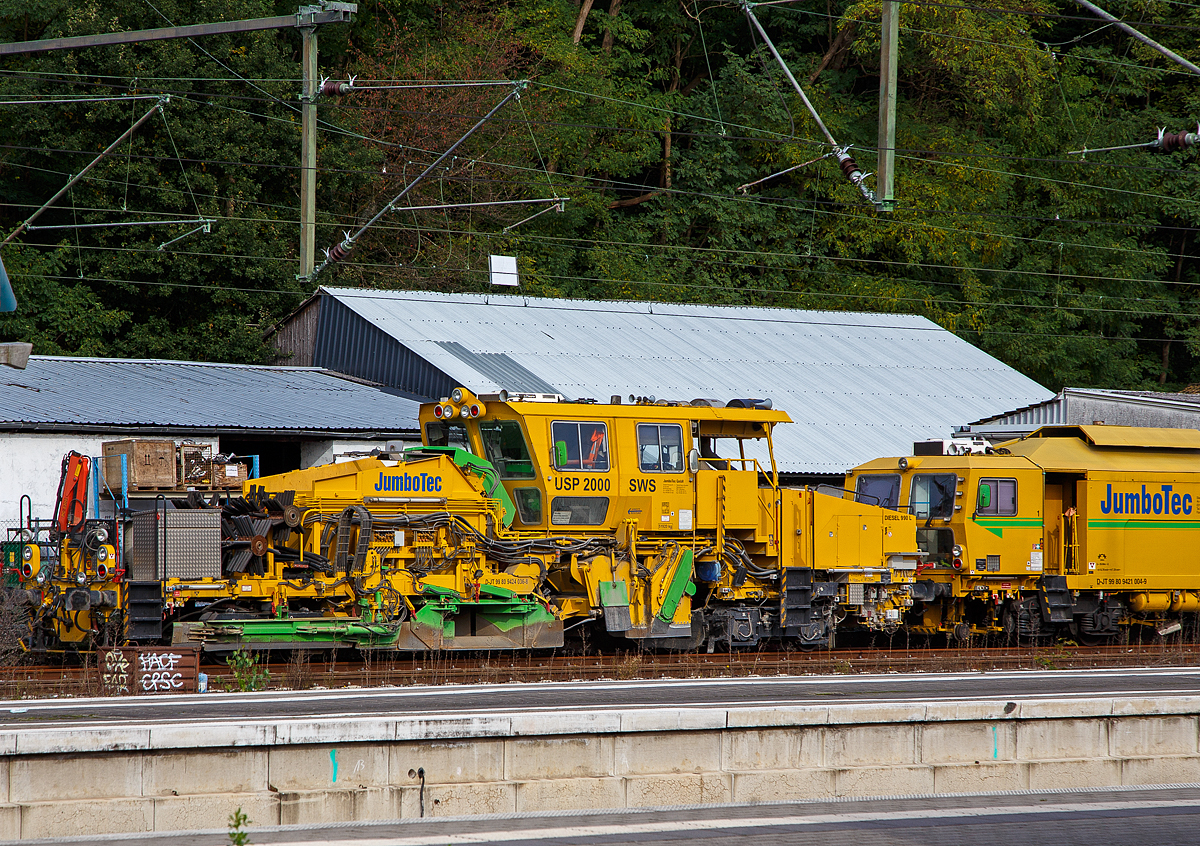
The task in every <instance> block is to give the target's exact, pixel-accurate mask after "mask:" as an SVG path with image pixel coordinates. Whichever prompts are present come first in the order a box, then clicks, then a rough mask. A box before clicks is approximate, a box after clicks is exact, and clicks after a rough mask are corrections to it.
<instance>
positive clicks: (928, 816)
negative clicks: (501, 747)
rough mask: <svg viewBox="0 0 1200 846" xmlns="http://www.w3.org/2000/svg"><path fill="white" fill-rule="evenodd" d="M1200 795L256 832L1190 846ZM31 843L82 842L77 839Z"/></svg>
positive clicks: (1079, 794)
mask: <svg viewBox="0 0 1200 846" xmlns="http://www.w3.org/2000/svg"><path fill="white" fill-rule="evenodd" d="M1198 829H1200V785H1167V786H1163V787H1151V788H1120V789H1112V788H1109V789H1103V790H1077V791H1063V792H1042V791H1020V792H1013V793H992V794H973V795H956V796H940V797H939V796H917V797H884V798H875V799H853V800H836V801H818V802H783V803H778V804H769V805H766V804H764V805H701V806H692V807H674V808H645V809H640V810H627V811H578V812H575V811H570V812H556V813H543V814H501V815H491V816H486V817H469V818H468V817H457V818H456V817H444V818H439V819H436V820H433V819H429V820H420V819H418V820H407V821H391V822H374V823H341V824H337V825H331V826H276V827H256V826H251V827H250V828H248V829H247V830H248V831H250V832H251V841H252V842H253V843H255V844H259V845H260V846H302V844H304V845H305V846H307V845H308V844H326V846H463V844H503V846H524V845H525V844H527V846H559V844H572V845H573V846H609V845H610V844H614V845H615V844H620V846H659V845H660V844H661V846H680V844H685V843H687V842H689V841H697V842H702V843H712V844H718V843H721V844H724V843H730V844H746V846H751V844H754V846H771V844H793V843H794V844H804V845H805V846H811V844H814V843H820V844H822V846H885V844H887V846H995V844H997V843H1020V844H1022V846H1095V844H1097V843H1110V844H1120V846H1142V845H1143V844H1145V846H1174V845H1175V844H1179V846H1184V844H1188V846H1190V844H1194V843H1196V842H1197V839H1198V838H1197V830H1198ZM23 842H24V843H25V844H26V846H29V844H43V843H80V842H84V841H83V839H81V838H70V839H67V840H58V841H47V840H36V841H23ZM86 842H92V843H104V844H114V846H115V844H121V846H218V844H228V843H229V837H228V833H227V832H226V831H224V830H221V831H211V832H180V833H162V834H145V835H120V836H112V837H94V838H89V839H88V840H87V841H86Z"/></svg>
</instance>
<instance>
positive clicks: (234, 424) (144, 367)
mask: <svg viewBox="0 0 1200 846" xmlns="http://www.w3.org/2000/svg"><path fill="white" fill-rule="evenodd" d="M419 408H420V405H419V403H417V402H415V401H414V400H412V399H410V398H407V397H401V396H396V395H395V393H394V392H393V391H390V390H387V389H380V388H378V387H373V386H370V385H362V384H358V383H356V382H353V381H351V380H349V379H345V378H342V377H340V376H338V375H336V374H333V373H330V372H328V371H326V370H322V369H320V368H313V367H255V366H249V365H237V364H207V363H201V362H188V361H141V360H126V359H100V358H67V357H57V356H31V357H30V359H29V366H28V368H27V369H25V370H12V369H9V368H7V367H0V427H4V426H5V424H7V425H8V427H9V428H11V427H13V426H33V425H47V426H49V425H55V426H70V425H75V426H79V427H80V428H86V427H89V426H93V427H96V426H99V427H109V426H129V427H139V426H140V427H175V428H180V429H193V430H256V429H257V430H295V431H297V433H299V432H303V431H312V432H347V433H354V432H367V431H377V432H391V433H399V432H405V431H412V430H415V429H417V425H418V424H417V412H418V410H419Z"/></svg>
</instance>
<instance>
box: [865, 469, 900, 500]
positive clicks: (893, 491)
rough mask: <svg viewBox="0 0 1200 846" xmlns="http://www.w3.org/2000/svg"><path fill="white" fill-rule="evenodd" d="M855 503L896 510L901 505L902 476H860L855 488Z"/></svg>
mask: <svg viewBox="0 0 1200 846" xmlns="http://www.w3.org/2000/svg"><path fill="white" fill-rule="evenodd" d="M854 501H855V502H865V503H867V504H868V505H879V506H882V507H883V508H896V507H897V506H899V505H900V474H899V473H886V474H881V475H870V476H859V477H858V482H857V484H856V486H855V488H854Z"/></svg>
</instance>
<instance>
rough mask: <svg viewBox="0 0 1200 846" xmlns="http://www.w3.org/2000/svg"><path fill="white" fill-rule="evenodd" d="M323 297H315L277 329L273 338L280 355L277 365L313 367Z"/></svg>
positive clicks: (277, 357) (272, 340)
mask: <svg viewBox="0 0 1200 846" xmlns="http://www.w3.org/2000/svg"><path fill="white" fill-rule="evenodd" d="M322 299H323V298H322V297H314V298H313V299H312V300H310V301H309V302H308V303H307V304H306V305H305V306H304V307H303V308H301V309H300V310H299V311H298V312H296V313H295V314H293V315H292V316H291V317H289V318H288V319H287V321H286V322H285V323H283V324H281V325H280V326H278V327H276V329H275V333H274V334H273V335H272V336H271V343H273V344H274V345H275V349H276V350H277V352H278V354H277V356H276V358H275V363H276V364H282V365H291V366H293V367H312V363H313V348H314V347H315V345H316V339H317V324H318V322H319V321H320V317H321V300H322Z"/></svg>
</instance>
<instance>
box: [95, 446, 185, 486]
mask: <svg viewBox="0 0 1200 846" xmlns="http://www.w3.org/2000/svg"><path fill="white" fill-rule="evenodd" d="M102 448H103V450H104V481H105V483H106V484H107V485H108V487H109V488H110V489H111V490H112V491H113V492H114V493H120V492H121V456H122V455H125V456H128V466H129V489H130V490H141V489H145V488H173V487H175V486H176V480H175V442H174V441H149V440H142V439H140V438H126V439H125V440H121V441H106V442H105V443H104V444H103V447H102Z"/></svg>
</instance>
